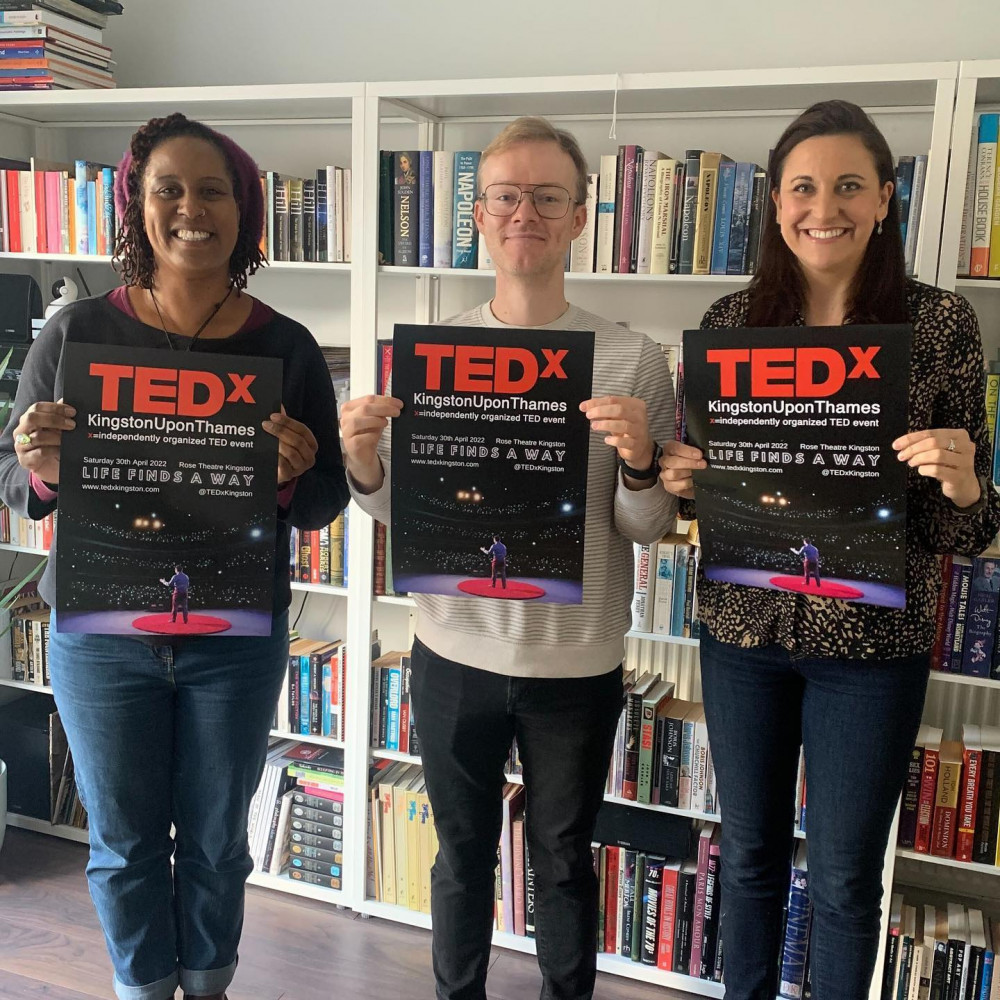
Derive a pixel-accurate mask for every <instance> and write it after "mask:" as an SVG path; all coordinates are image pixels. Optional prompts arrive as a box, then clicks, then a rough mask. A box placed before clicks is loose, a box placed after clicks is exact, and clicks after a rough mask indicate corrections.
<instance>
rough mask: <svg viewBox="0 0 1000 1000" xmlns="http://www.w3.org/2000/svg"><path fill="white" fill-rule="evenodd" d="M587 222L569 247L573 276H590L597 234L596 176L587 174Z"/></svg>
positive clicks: (592, 269)
mask: <svg viewBox="0 0 1000 1000" xmlns="http://www.w3.org/2000/svg"><path fill="white" fill-rule="evenodd" d="M586 210H587V221H586V222H585V223H584V226H583V230H582V232H581V233H580V235H579V236H578V237H577V238H576V239H575V240H573V242H572V244H571V245H570V263H569V269H570V271H572V272H573V273H574V274H592V273H593V271H594V245H595V242H596V239H595V237H596V232H597V174H587V201H586Z"/></svg>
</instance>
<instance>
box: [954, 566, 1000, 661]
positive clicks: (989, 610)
mask: <svg viewBox="0 0 1000 1000" xmlns="http://www.w3.org/2000/svg"><path fill="white" fill-rule="evenodd" d="M986 563H991V564H992V563H994V560H993V559H983V558H982V557H980V558H977V559H976V560H975V561H974V562H973V566H972V589H971V592H970V594H969V601H968V609H967V611H966V616H965V639H964V642H963V646H962V673H963V674H965V675H967V676H969V677H989V675H990V663H991V662H992V659H993V644H994V637H995V635H996V630H997V609H998V606H1000V604H998V602H1000V590H994V589H992V587H993V586H995V585H997V581H994V580H993V578H992V577H989V578H987V577H986V576H985V573H984V569H983V567H984V565H985V564H986Z"/></svg>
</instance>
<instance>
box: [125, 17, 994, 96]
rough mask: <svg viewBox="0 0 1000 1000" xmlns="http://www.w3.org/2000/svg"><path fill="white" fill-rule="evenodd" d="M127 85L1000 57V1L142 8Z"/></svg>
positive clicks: (133, 26) (130, 37)
mask: <svg viewBox="0 0 1000 1000" xmlns="http://www.w3.org/2000/svg"><path fill="white" fill-rule="evenodd" d="M126 10H127V13H126V14H125V15H123V16H121V17H113V18H111V27H110V28H109V29H108V33H107V36H106V37H107V40H108V42H109V44H110V45H112V46H113V48H114V49H115V57H116V59H117V60H118V64H119V68H118V80H119V84H120V85H121V86H124V87H138V86H169V85H181V84H224V83H291V82H312V81H340V80H405V79H418V80H419V79H439V78H442V77H444V78H449V77H450V78H454V77H489V76H537V75H549V74H565V73H608V72H611V73H614V72H647V71H664V70H673V69H680V70H683V69H691V68H695V67H697V68H707V69H745V68H768V67H776V66H824V65H828V66H833V65H846V64H859V63H883V62H904V61H908V62H921V61H931V60H939V59H944V60H951V59H985V58H996V57H997V56H998V55H1000V2H997V0H908V2H906V3H902V4H892V3H887V2H885V0H881V2H880V0H833V2H831V3H823V2H821V0H811V2H810V0H766V2H760V0H710V2H707V3H706V2H704V0H693V2H683V0H626V2H625V3H624V4H620V3H616V2H615V0H564V2H561V3H552V2H549V3H545V2H539V0H503V2H502V3H496V4H484V3H479V2H476V0H461V2H459V0H406V2H401V0H281V2H275V0H128V3H127V4H126Z"/></svg>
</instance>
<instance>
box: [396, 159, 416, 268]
mask: <svg viewBox="0 0 1000 1000" xmlns="http://www.w3.org/2000/svg"><path fill="white" fill-rule="evenodd" d="M392 163H393V182H394V188H393V202H392V205H393V223H392V224H393V233H392V237H393V243H392V253H393V260H394V262H395V263H396V264H397V265H399V266H403V267H416V266H417V262H418V261H417V241H418V233H419V226H420V208H419V197H420V195H419V183H420V178H419V169H420V163H419V160H418V158H417V153H416V152H415V151H413V150H409V151H402V152H396V153H393V160H392Z"/></svg>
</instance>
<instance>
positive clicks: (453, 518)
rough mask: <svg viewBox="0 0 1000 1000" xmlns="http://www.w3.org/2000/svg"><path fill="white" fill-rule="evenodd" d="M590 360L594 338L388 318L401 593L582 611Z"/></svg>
mask: <svg viewBox="0 0 1000 1000" xmlns="http://www.w3.org/2000/svg"><path fill="white" fill-rule="evenodd" d="M593 365H594V335H593V334H592V333H580V332H577V331H573V332H567V331H562V330H509V329H505V330H503V331H502V332H499V331H497V330H492V329H472V328H467V327H457V326H404V325H399V324H397V326H396V328H395V335H394V337H393V378H392V391H393V395H394V396H396V397H397V398H399V399H401V400H402V401H403V411H402V413H401V414H400V415H399V416H398V417H396V418H395V419H394V420H393V425H392V574H393V581H394V584H395V586H396V588H397V589H398V590H405V591H411V592H414V593H432V594H448V595H452V596H479V597H489V598H496V599H507V600H511V599H514V600H534V601H539V602H543V603H546V602H547V603H553V604H580V603H582V601H583V551H584V525H585V521H586V510H587V469H588V456H589V449H590V428H589V426H588V423H587V418H586V417H585V416H584V415H583V413H581V412H580V403H581V402H583V401H584V400H586V399H589V398H590V392H591V382H592V376H593Z"/></svg>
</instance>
